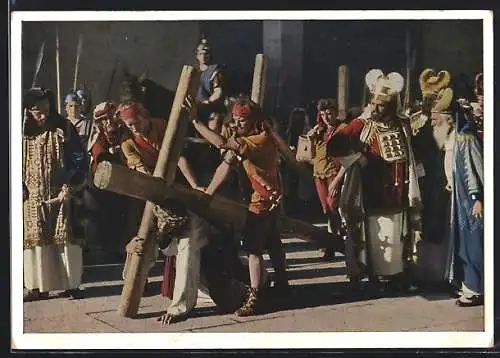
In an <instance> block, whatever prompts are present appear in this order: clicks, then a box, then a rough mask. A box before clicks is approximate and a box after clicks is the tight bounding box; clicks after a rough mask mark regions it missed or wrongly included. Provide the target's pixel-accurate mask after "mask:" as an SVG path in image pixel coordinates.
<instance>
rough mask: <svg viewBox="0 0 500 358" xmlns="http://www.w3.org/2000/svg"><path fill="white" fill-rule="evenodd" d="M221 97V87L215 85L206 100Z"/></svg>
mask: <svg viewBox="0 0 500 358" xmlns="http://www.w3.org/2000/svg"><path fill="white" fill-rule="evenodd" d="M221 97H222V88H220V87H217V88H214V93H212V95H211V96H210V97H208V102H209V103H210V102H215V101H217V100H219V99H220V98H221Z"/></svg>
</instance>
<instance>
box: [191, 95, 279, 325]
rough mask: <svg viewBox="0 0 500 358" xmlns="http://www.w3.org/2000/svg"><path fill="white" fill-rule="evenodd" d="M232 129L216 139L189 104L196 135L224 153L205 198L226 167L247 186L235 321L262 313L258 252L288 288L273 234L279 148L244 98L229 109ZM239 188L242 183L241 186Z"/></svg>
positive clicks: (276, 235) (260, 116)
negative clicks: (244, 285) (242, 293)
mask: <svg viewBox="0 0 500 358" xmlns="http://www.w3.org/2000/svg"><path fill="white" fill-rule="evenodd" d="M231 112H232V121H231V125H230V126H227V127H224V128H225V129H226V130H227V132H225V133H223V134H222V135H220V134H219V133H217V132H214V131H212V130H211V129H210V128H208V127H207V126H206V125H205V124H203V122H201V121H199V120H198V119H197V118H196V110H195V108H194V105H193V104H191V107H190V117H191V120H192V122H193V125H194V127H195V128H196V130H197V131H198V132H199V133H200V134H201V135H202V136H203V137H204V138H206V139H207V140H208V141H209V142H210V143H212V144H213V145H215V146H217V148H220V149H222V150H223V161H222V163H221V165H219V167H218V168H217V170H216V172H215V174H214V178H213V180H212V182H211V183H210V185H209V186H208V188H207V190H206V193H207V194H210V195H212V194H213V193H214V192H215V191H216V190H217V188H218V187H219V186H220V185H221V184H222V183H223V182H224V180H225V179H226V178H227V176H228V174H229V172H230V168H231V166H233V165H236V164H237V163H241V165H242V167H243V169H244V172H245V174H246V179H247V181H249V182H250V184H251V191H252V194H251V199H250V203H249V217H248V218H247V221H246V226H245V228H244V230H243V244H244V249H245V250H246V251H247V252H248V267H249V270H250V286H251V287H250V290H249V292H248V295H247V299H246V300H245V302H244V303H243V305H242V306H241V307H240V308H239V309H237V310H236V311H235V314H236V315H238V316H251V315H254V314H257V313H258V312H259V311H261V310H262V308H263V306H262V289H263V288H265V286H266V282H265V281H264V276H265V273H266V270H265V267H264V259H263V256H262V255H263V253H264V250H266V249H267V251H268V252H269V256H270V257H271V262H272V264H273V268H274V270H275V286H276V287H280V288H287V287H288V279H287V275H286V263H285V253H284V250H283V245H282V243H281V240H280V234H279V231H278V229H277V214H278V210H279V200H280V198H281V188H280V180H279V172H278V166H277V161H278V155H279V154H278V149H277V147H276V145H275V143H274V141H273V140H272V137H271V135H270V134H269V132H268V127H267V126H268V125H269V124H266V122H265V117H264V115H263V113H262V111H261V109H260V107H259V106H258V105H257V104H256V103H254V102H252V101H251V100H250V99H248V98H238V99H237V100H236V101H235V102H234V104H233V105H232V108H231ZM240 183H243V181H240Z"/></svg>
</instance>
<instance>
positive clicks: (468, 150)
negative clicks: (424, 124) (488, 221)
mask: <svg viewBox="0 0 500 358" xmlns="http://www.w3.org/2000/svg"><path fill="white" fill-rule="evenodd" d="M476 125H477V124H476V122H475V121H474V113H473V111H472V108H471V106H470V104H468V103H467V102H466V100H464V99H459V100H458V106H457V109H456V112H455V131H454V143H453V152H452V153H453V154H452V155H453V156H452V158H451V161H450V162H451V166H452V170H451V187H450V188H449V189H450V190H451V193H452V205H451V207H452V210H451V223H452V224H451V235H452V238H453V239H454V240H453V245H451V250H450V256H449V260H448V262H451V265H450V266H451V267H450V272H449V275H448V276H449V277H450V279H451V280H452V281H453V282H454V283H456V284H458V285H459V286H460V291H459V294H460V297H459V298H458V300H457V302H456V303H457V305H459V306H462V307H470V306H477V305H481V304H483V303H484V261H483V257H484V248H483V245H484V221H483V216H484V208H483V202H484V172H483V146H482V141H481V140H480V138H479V134H478V130H477V127H476ZM445 162H447V161H446V160H445Z"/></svg>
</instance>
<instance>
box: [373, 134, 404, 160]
mask: <svg viewBox="0 0 500 358" xmlns="http://www.w3.org/2000/svg"><path fill="white" fill-rule="evenodd" d="M377 139H378V143H379V148H380V155H381V157H382V158H383V159H384V160H385V161H386V162H389V163H395V162H403V161H405V160H406V157H407V155H408V153H407V152H406V151H407V150H406V142H405V140H404V138H403V135H402V133H401V131H399V130H397V129H389V130H387V131H383V132H379V133H377Z"/></svg>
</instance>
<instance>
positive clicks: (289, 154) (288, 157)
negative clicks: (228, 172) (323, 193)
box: [251, 54, 312, 180]
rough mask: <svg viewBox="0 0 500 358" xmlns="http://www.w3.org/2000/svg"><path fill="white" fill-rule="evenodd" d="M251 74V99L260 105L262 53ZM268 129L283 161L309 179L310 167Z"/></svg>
mask: <svg viewBox="0 0 500 358" xmlns="http://www.w3.org/2000/svg"><path fill="white" fill-rule="evenodd" d="M253 74H254V75H253V81H252V97H251V99H252V101H254V102H255V103H257V104H258V105H260V106H261V107H262V103H263V101H264V94H265V83H266V58H265V57H264V55H262V54H258V55H257V56H256V57H255V67H254V72H253ZM268 130H269V133H270V135H271V137H272V139H273V141H274V143H275V144H276V146H277V148H278V151H279V152H280V154H281V157H282V158H283V159H284V160H285V162H287V163H288V164H289V165H290V166H291V167H292V168H294V169H295V170H296V171H297V172H298V173H299V174H300V175H301V176H303V177H304V178H306V179H307V180H309V179H310V178H311V177H312V172H311V170H310V168H308V167H306V166H305V165H304V164H303V163H300V162H298V161H297V159H296V158H295V153H294V152H293V151H292V150H291V149H290V147H289V146H288V144H287V143H286V141H285V140H284V139H283V138H281V136H280V135H279V133H278V132H277V131H276V130H275V129H274V128H272V127H270V126H269V128H268Z"/></svg>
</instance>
